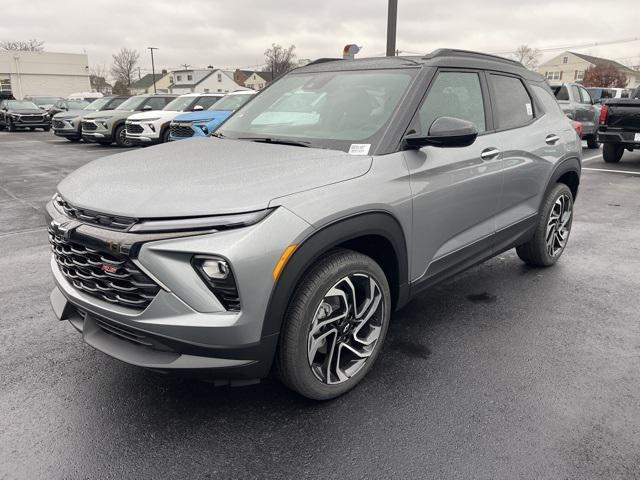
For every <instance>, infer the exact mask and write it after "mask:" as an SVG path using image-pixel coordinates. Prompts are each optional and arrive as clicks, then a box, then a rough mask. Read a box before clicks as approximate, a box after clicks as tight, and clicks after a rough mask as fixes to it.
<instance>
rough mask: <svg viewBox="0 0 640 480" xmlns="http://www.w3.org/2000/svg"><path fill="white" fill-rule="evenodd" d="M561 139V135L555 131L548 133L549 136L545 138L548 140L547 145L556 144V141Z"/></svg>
mask: <svg viewBox="0 0 640 480" xmlns="http://www.w3.org/2000/svg"><path fill="white" fill-rule="evenodd" d="M559 140H560V137H559V136H558V135H556V134H555V133H552V134H551V135H547V138H545V139H544V141H545V142H547V145H555V144H556V143H558V141H559Z"/></svg>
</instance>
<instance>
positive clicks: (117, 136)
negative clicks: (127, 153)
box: [113, 125, 130, 147]
mask: <svg viewBox="0 0 640 480" xmlns="http://www.w3.org/2000/svg"><path fill="white" fill-rule="evenodd" d="M124 129H125V126H124V125H118V126H117V127H116V129H115V130H114V131H113V137H114V139H115V141H116V144H117V145H118V146H119V147H129V146H130V144H129V141H128V140H127V139H126V137H125V139H124V140H122V139H121V138H120V132H122V131H123V130H124ZM125 135H126V134H125Z"/></svg>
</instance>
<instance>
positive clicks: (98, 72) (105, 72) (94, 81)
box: [89, 64, 109, 94]
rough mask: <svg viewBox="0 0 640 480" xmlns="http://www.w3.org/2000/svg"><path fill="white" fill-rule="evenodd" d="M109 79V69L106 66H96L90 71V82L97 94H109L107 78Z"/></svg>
mask: <svg viewBox="0 0 640 480" xmlns="http://www.w3.org/2000/svg"><path fill="white" fill-rule="evenodd" d="M108 77H109V69H108V68H107V67H106V65H104V64H103V65H98V64H96V65H94V66H92V67H91V70H90V71H89V81H90V82H91V88H92V89H93V90H95V91H96V92H100V93H104V94H107V93H108V92H109V88H108V87H109V84H108V83H107V78H108Z"/></svg>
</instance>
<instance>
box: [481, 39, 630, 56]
mask: <svg viewBox="0 0 640 480" xmlns="http://www.w3.org/2000/svg"><path fill="white" fill-rule="evenodd" d="M638 40H640V37H633V38H623V39H620V40H607V41H604V42H592V43H578V44H575V45H556V46H553V47H544V48H538V51H539V52H553V51H556V50H566V49H569V48H576V49H579V48H589V47H601V46H604V45H615V44H618V43H631V42H637V41H638ZM515 52H516V50H509V51H504V52H493V55H508V54H510V53H515Z"/></svg>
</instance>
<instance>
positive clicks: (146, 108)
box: [142, 105, 153, 112]
mask: <svg viewBox="0 0 640 480" xmlns="http://www.w3.org/2000/svg"><path fill="white" fill-rule="evenodd" d="M151 110H153V108H152V107H151V105H145V106H144V107H142V111H143V112H149V111H151Z"/></svg>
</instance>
